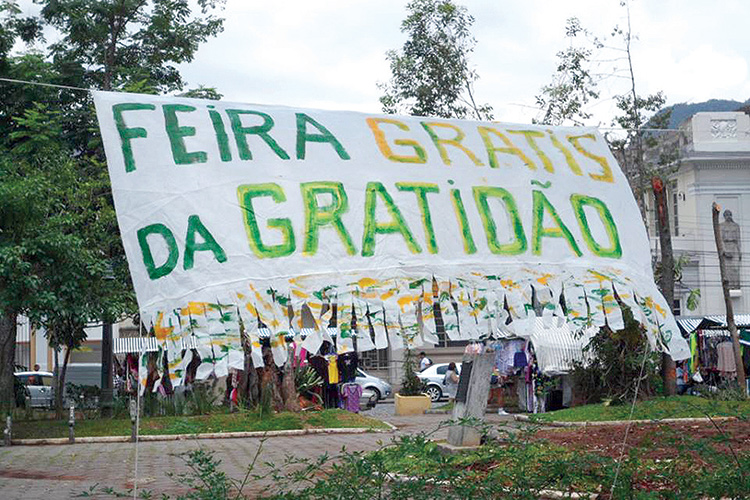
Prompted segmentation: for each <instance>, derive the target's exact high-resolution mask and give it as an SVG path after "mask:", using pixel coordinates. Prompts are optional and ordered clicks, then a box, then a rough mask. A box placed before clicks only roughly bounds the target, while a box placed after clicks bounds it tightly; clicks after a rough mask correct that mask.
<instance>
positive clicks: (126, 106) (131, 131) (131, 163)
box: [112, 102, 156, 172]
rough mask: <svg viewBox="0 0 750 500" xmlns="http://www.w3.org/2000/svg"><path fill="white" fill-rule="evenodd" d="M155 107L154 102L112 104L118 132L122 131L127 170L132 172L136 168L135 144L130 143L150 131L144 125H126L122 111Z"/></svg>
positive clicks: (121, 138) (121, 141)
mask: <svg viewBox="0 0 750 500" xmlns="http://www.w3.org/2000/svg"><path fill="white" fill-rule="evenodd" d="M155 109H156V106H154V105H153V104H141V103H137V102H132V103H131V102H126V103H122V104H115V105H114V106H112V114H113V115H114V119H115V125H116V126H117V132H119V133H120V144H121V147H122V157H123V158H124V160H125V171H126V172H132V171H133V170H135V160H134V159H133V146H132V144H130V140H131V139H137V138H139V137H146V136H147V135H148V133H147V132H146V129H145V128H143V127H133V128H128V126H127V125H125V119H124V118H123V116H122V113H123V111H141V110H149V111H153V110H155Z"/></svg>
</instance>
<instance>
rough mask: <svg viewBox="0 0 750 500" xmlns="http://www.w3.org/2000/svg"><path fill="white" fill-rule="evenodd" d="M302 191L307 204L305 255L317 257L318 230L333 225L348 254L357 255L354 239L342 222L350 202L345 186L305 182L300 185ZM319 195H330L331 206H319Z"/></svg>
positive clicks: (332, 183) (338, 183) (336, 183)
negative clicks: (342, 216)
mask: <svg viewBox="0 0 750 500" xmlns="http://www.w3.org/2000/svg"><path fill="white" fill-rule="evenodd" d="M300 189H301V190H302V201H303V203H304V204H305V245H304V250H303V251H304V253H305V254H306V255H315V252H317V251H318V229H319V228H321V227H323V226H327V225H329V224H331V225H333V227H334V229H335V230H336V232H337V233H338V235H339V238H341V242H342V243H343V244H344V247H346V253H348V254H349V255H354V254H356V253H357V249H356V248H354V243H353V242H352V238H351V236H349V233H348V232H347V231H346V228H345V227H344V223H343V222H342V221H341V215H342V214H345V213H346V212H347V211H348V210H349V200H348V198H347V196H346V191H344V185H343V184H342V183H340V182H304V183H302V184H300ZM319 194H330V195H331V198H332V201H331V204H330V205H326V206H323V207H321V206H319V205H318V198H317V197H318V195H319Z"/></svg>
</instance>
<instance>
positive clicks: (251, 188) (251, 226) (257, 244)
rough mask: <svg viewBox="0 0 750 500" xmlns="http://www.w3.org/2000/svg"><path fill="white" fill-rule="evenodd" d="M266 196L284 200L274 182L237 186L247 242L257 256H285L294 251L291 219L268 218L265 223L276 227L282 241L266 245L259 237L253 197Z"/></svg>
mask: <svg viewBox="0 0 750 500" xmlns="http://www.w3.org/2000/svg"><path fill="white" fill-rule="evenodd" d="M261 196H268V197H270V198H271V199H272V200H273V201H275V202H276V203H282V202H285V201H286V195H285V194H284V190H283V189H282V188H281V186H279V185H278V184H275V183H270V182H269V183H266V184H243V185H242V186H238V187H237V197H238V198H239V201H240V207H242V209H243V210H244V213H245V217H244V220H245V231H246V232H247V237H248V242H249V243H250V248H251V249H252V251H253V253H255V255H256V256H258V257H259V258H271V257H285V256H287V255H290V254H292V253H293V252H294V249H295V242H294V231H292V221H291V220H289V219H268V222H267V223H266V224H267V225H268V227H269V228H273V229H278V230H279V231H280V232H281V234H282V236H283V242H282V243H280V244H278V245H272V246H267V245H265V244H264V243H263V241H262V240H261V238H260V229H259V228H258V221H257V220H256V218H255V210H254V209H253V198H258V197H261Z"/></svg>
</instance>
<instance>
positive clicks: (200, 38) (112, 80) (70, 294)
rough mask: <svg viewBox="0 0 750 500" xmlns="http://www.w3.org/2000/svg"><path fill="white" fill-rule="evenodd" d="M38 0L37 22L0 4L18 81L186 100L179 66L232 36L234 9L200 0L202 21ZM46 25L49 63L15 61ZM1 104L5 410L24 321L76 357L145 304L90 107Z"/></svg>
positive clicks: (41, 94) (48, 97) (0, 86)
mask: <svg viewBox="0 0 750 500" xmlns="http://www.w3.org/2000/svg"><path fill="white" fill-rule="evenodd" d="M35 1H37V3H40V4H42V11H41V18H40V19H36V20H34V19H31V20H28V19H21V18H20V17H19V11H18V9H17V6H16V2H15V1H13V0H6V1H0V23H2V26H1V27H2V28H3V29H2V30H0V68H1V69H2V70H3V73H4V74H6V75H9V76H11V77H12V78H14V79H17V80H26V81H36V82H42V83H51V84H56V85H67V86H72V87H83V88H90V87H94V88H101V89H106V90H135V91H142V92H144V91H146V92H161V91H174V90H178V89H181V88H183V86H184V82H183V80H182V78H181V76H180V74H179V71H178V70H177V69H176V67H175V66H174V65H175V64H177V63H181V62H187V61H190V60H191V59H192V57H193V56H194V54H195V51H196V50H197V48H198V46H199V45H200V43H202V42H204V41H205V40H207V39H208V37H211V36H214V35H216V34H217V33H219V32H220V31H221V27H222V20H221V19H220V18H217V17H214V16H213V15H211V14H209V12H210V11H213V10H214V9H216V8H218V7H220V6H221V5H223V0H198V6H199V8H200V15H197V16H194V15H193V11H192V9H191V7H190V4H191V3H192V2H189V1H188V0H151V1H149V0H101V1H97V2H92V1H90V0H35ZM40 26H43V27H44V26H46V27H54V28H57V29H58V30H59V35H60V41H59V42H56V43H53V44H51V45H49V46H48V47H47V49H48V50H49V53H48V55H46V54H43V53H28V54H23V55H20V56H10V55H9V51H10V48H11V47H12V46H13V43H14V42H15V41H16V40H18V39H24V40H30V39H33V38H34V36H36V35H38V34H39V33H40V31H39V27H40ZM0 97H2V99H0V158H2V160H3V162H2V165H0V166H1V167H2V169H1V171H0V257H1V258H0V318H2V319H1V320H0V363H2V366H1V367H0V403H2V402H7V401H10V400H11V399H12V398H11V394H12V383H13V367H12V360H13V357H14V354H13V350H14V347H15V343H14V342H15V322H16V317H17V316H18V315H19V314H27V315H29V316H31V317H32V319H34V320H35V321H36V322H37V324H40V323H41V324H44V325H45V326H47V331H48V335H49V336H50V343H51V344H52V345H53V346H58V347H66V348H67V349H68V352H70V350H71V349H73V348H75V347H77V346H78V345H80V343H81V342H82V341H83V340H85V330H84V329H83V326H84V325H85V324H86V323H89V322H91V321H95V320H97V321H107V322H112V321H116V320H118V319H119V318H121V317H122V315H123V314H124V313H125V312H131V313H132V312H135V307H134V304H135V301H134V295H133V292H132V286H131V284H130V277H129V273H128V268H127V263H126V261H125V256H124V251H123V249H122V242H121V240H120V238H119V231H118V229H117V223H116V219H115V215H114V208H113V204H112V197H111V190H110V186H109V179H108V177H107V174H106V168H105V165H104V157H103V153H102V150H101V140H100V138H99V136H98V134H97V132H96V127H95V118H94V113H93V107H92V105H91V100H90V97H89V96H88V95H87V93H85V92H81V91H79V90H74V89H66V88H59V87H58V88H49V87H38V86H24V87H19V86H17V84H8V83H0ZM6 97H7V99H6ZM112 275H113V277H114V280H111V281H110V280H107V279H106V278H108V277H111V276H112ZM63 373H64V370H63ZM63 384H64V378H61V380H60V386H61V387H62V385H63ZM58 393H61V391H58Z"/></svg>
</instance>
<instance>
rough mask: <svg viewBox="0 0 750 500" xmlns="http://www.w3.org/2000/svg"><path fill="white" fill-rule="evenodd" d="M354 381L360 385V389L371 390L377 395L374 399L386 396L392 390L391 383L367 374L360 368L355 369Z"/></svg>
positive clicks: (378, 399) (377, 399)
mask: <svg viewBox="0 0 750 500" xmlns="http://www.w3.org/2000/svg"><path fill="white" fill-rule="evenodd" d="M354 382H355V383H356V384H357V385H359V386H361V387H362V390H365V391H371V392H373V393H374V394H375V395H376V396H377V398H376V399H375V401H380V400H381V399H385V398H387V397H388V396H390V395H391V391H392V390H393V389H392V387H391V384H389V383H388V382H386V381H385V380H383V379H382V378H378V377H375V376H373V375H369V374H368V373H367V372H365V371H364V370H362V369H360V368H358V369H357V377H356V378H355V379H354Z"/></svg>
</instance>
